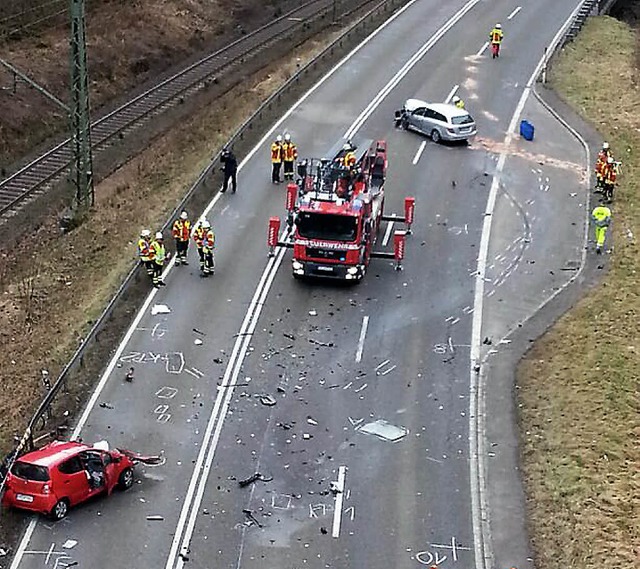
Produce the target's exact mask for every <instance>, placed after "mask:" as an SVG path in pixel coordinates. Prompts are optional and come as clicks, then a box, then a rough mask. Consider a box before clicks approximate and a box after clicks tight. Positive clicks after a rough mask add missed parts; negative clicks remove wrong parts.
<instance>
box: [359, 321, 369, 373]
mask: <svg viewBox="0 0 640 569" xmlns="http://www.w3.org/2000/svg"><path fill="white" fill-rule="evenodd" d="M368 327H369V317H368V316H363V317H362V327H361V328H360V338H358V350H357V351H356V363H360V362H361V361H362V352H363V351H364V339H365V337H366V336H367V328H368Z"/></svg>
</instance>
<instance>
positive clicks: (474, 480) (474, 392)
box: [469, 0, 584, 569]
mask: <svg viewBox="0 0 640 569" xmlns="http://www.w3.org/2000/svg"><path fill="white" fill-rule="evenodd" d="M583 3H584V0H580V2H578V5H577V6H576V7H575V9H574V10H573V12H572V13H571V14H570V16H569V17H568V18H567V19H566V20H565V22H564V23H563V25H562V26H561V27H560V29H559V30H558V32H557V33H556V35H555V36H554V38H553V39H552V40H551V43H550V45H549V47H548V49H547V51H545V54H544V55H543V56H542V58H541V59H540V61H539V62H538V64H537V65H536V67H535V69H534V71H533V73H532V74H531V77H530V79H529V81H528V82H527V84H526V86H525V89H524V91H523V92H522V96H521V97H520V100H519V101H518V104H517V105H516V109H515V111H514V113H513V116H512V117H511V121H510V123H509V127H508V129H507V133H506V136H505V140H504V150H503V151H502V152H501V153H500V157H499V158H498V163H497V166H496V171H495V174H494V176H493V181H492V183H491V189H490V191H489V197H488V199H487V206H486V208H485V214H484V222H483V225H482V237H481V239H480V251H479V254H478V262H477V270H476V283H475V294H474V303H473V321H472V328H471V350H470V369H469V374H470V386H469V390H470V397H469V468H470V484H471V515H472V522H473V523H472V525H473V541H474V552H475V555H474V557H475V563H476V569H488V568H489V567H491V566H492V561H493V552H492V547H491V535H490V526H489V523H490V521H489V518H488V508H487V503H486V495H485V493H486V480H485V465H484V462H485V459H486V456H485V447H484V444H485V441H484V436H485V417H484V414H483V413H484V376H483V373H482V367H481V366H482V362H481V361H480V353H481V341H482V317H483V302H484V283H485V276H486V269H487V256H488V253H489V238H490V235H491V226H492V218H493V212H494V209H495V203H496V199H497V194H498V189H499V186H500V177H501V175H502V171H503V169H504V165H505V162H506V158H507V151H508V149H509V146H510V144H511V140H512V137H513V136H514V134H515V129H516V124H517V122H518V120H519V118H520V115H521V114H522V111H523V110H524V106H525V104H526V102H527V99H528V98H529V95H530V93H531V90H532V89H533V86H534V84H535V81H536V78H537V77H538V75H539V74H540V71H541V70H542V68H543V66H544V64H545V63H546V61H547V53H549V54H551V53H553V51H554V49H555V46H556V45H557V44H558V42H559V41H560V38H561V37H562V36H563V34H564V32H565V30H566V29H567V28H568V27H569V25H570V24H571V22H572V21H573V19H574V17H575V16H576V14H577V13H578V11H579V9H580V7H581V6H582V4H583ZM478 400H480V401H481V404H480V405H479V404H478Z"/></svg>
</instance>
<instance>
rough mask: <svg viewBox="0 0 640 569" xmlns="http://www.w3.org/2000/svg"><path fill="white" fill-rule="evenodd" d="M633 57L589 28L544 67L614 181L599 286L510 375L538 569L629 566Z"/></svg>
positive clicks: (639, 521) (634, 485)
mask: <svg viewBox="0 0 640 569" xmlns="http://www.w3.org/2000/svg"><path fill="white" fill-rule="evenodd" d="M636 47H637V38H636V34H635V32H634V31H633V30H631V29H629V27H628V26H626V25H624V24H622V23H620V22H618V21H616V20H613V19H611V18H607V17H601V18H594V19H591V20H589V23H588V24H587V26H586V27H585V29H584V31H583V32H582V33H581V35H580V36H579V38H578V40H577V41H575V42H574V43H573V44H571V45H570V46H569V47H568V48H567V49H566V50H565V53H564V54H562V56H561V57H560V58H559V60H558V61H557V62H556V63H555V65H554V67H553V73H552V82H553V85H554V87H555V89H556V90H557V91H558V93H559V94H560V95H561V96H563V97H564V98H565V99H566V100H567V101H568V102H569V103H571V104H572V105H573V106H574V107H575V108H576V109H578V110H579V112H581V114H582V115H583V116H584V117H585V118H586V119H587V120H589V121H590V122H592V123H593V124H595V125H596V126H597V128H598V130H599V131H600V132H601V133H602V134H603V136H604V137H605V138H606V139H607V140H609V142H610V143H611V145H612V148H613V150H614V153H615V155H616V156H617V157H619V159H621V160H622V161H623V167H622V171H623V176H622V178H621V183H620V188H619V190H618V193H617V196H616V201H615V204H614V208H613V218H614V226H613V240H614V243H615V253H614V254H613V255H612V256H611V258H610V270H609V272H608V273H607V275H606V278H605V281H604V282H603V284H602V285H601V286H600V287H599V288H598V289H597V290H594V291H593V292H592V293H591V294H589V296H588V297H587V298H585V299H583V300H582V301H581V302H580V303H579V305H578V306H577V307H576V308H575V309H574V310H573V311H572V312H571V313H569V314H567V315H566V316H564V317H563V318H562V319H561V321H560V322H559V323H558V324H557V325H556V326H555V327H554V328H553V329H552V330H551V331H550V332H548V333H547V334H546V335H545V336H544V337H543V338H542V339H541V340H539V341H538V342H537V343H536V345H535V347H534V348H533V349H532V350H531V352H530V353H529V354H528V355H527V357H526V358H525V360H524V361H523V362H522V364H521V366H520V369H519V373H518V385H519V387H520V389H519V402H520V404H521V424H522V439H523V452H524V469H525V479H526V489H527V495H528V502H529V511H530V520H531V522H530V527H531V534H532V538H533V541H534V547H535V551H536V556H537V566H538V567H541V568H544V569H555V568H558V569H560V568H562V569H567V568H580V569H590V568H592V567H593V568H595V567H597V568H598V569H607V568H612V569H613V568H616V569H618V568H623V567H624V568H631V567H638V566H639V564H640V507H639V506H640V396H639V393H640V391H639V383H638V378H639V377H640V318H639V316H640V287H639V286H638V276H639V275H638V274H636V271H637V270H638V267H639V266H640V263H639V262H640V250H639V249H638V244H637V237H636V236H637V235H640V200H639V198H638V196H639V194H638V190H639V186H640V116H639V115H638V109H639V108H640V93H639V92H638V89H637V87H636V78H637V69H636V63H637V60H636ZM628 232H631V233H632V234H633V235H631V234H630V233H628ZM608 238H611V236H608Z"/></svg>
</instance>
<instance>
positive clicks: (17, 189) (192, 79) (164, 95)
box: [0, 0, 374, 223]
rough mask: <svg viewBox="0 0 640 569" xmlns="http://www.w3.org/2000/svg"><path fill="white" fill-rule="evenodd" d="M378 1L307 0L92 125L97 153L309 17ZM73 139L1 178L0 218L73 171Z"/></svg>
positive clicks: (342, 15) (345, 14) (342, 13)
mask: <svg viewBox="0 0 640 569" xmlns="http://www.w3.org/2000/svg"><path fill="white" fill-rule="evenodd" d="M373 1H374V0H360V1H356V2H354V1H353V0H351V2H349V1H348V0H307V1H306V2H304V3H302V4H301V5H300V6H298V7H296V8H294V9H293V10H291V11H289V12H287V13H286V14H284V15H282V16H280V17H279V18H277V19H275V20H273V21H271V22H270V23H268V24H266V25H264V26H262V27H261V28H258V29H257V30H255V31H253V32H251V33H250V34H247V35H246V36H244V37H243V38H241V39H239V40H237V41H235V42H233V43H231V44H229V45H227V46H225V47H223V48H222V49H220V50H218V51H216V52H214V53H211V54H209V55H208V56H206V57H204V58H202V59H200V60H198V61H196V62H195V63H193V64H191V65H189V66H188V67H186V68H185V69H183V70H181V71H180V72H178V73H176V74H175V75H173V76H171V77H169V78H168V79H165V80H164V81H162V82H160V83H158V84H157V85H155V86H153V87H152V88H150V89H148V90H147V91H145V92H144V93H142V94H140V95H138V96H137V97H135V98H133V99H131V100H130V101H128V102H126V103H125V104H123V105H121V106H120V107H118V108H117V109H115V110H114V111H112V112H110V113H108V114H106V115H104V116H102V117H100V118H99V119H97V120H96V121H94V122H93V123H92V124H91V141H92V148H93V152H94V157H95V155H96V154H98V153H100V152H102V151H104V150H105V149H106V148H108V147H109V146H111V145H112V144H114V143H115V142H117V141H118V140H120V139H121V138H122V137H123V135H124V134H130V133H131V132H132V131H133V130H135V129H137V128H140V127H141V126H143V125H144V123H145V122H147V121H149V120H150V119H151V118H153V117H155V116H157V115H159V114H160V113H162V112H165V111H167V110H168V109H170V108H172V107H173V106H175V105H177V104H179V103H181V102H183V101H184V99H185V98H187V97H188V96H190V95H193V94H195V93H196V92H198V91H200V90H201V89H203V88H205V87H206V86H207V84H208V82H209V81H210V80H211V79H212V78H214V77H215V76H217V75H219V74H220V73H221V72H222V71H223V70H224V69H225V68H227V67H229V66H231V65H233V64H234V63H238V62H241V61H242V60H243V59H244V58H246V57H247V56H251V55H254V54H256V53H257V52H259V51H260V50H261V49H264V48H265V47H267V46H268V45H269V44H271V43H273V42H274V41H275V40H277V39H278V38H281V37H283V36H284V37H286V36H287V35H288V34H291V33H292V32H295V30H297V29H300V28H302V27H303V26H304V25H305V22H310V21H315V20H316V19H318V18H321V17H322V16H323V15H324V16H325V17H328V16H331V17H337V18H342V19H344V18H346V17H349V16H350V15H351V14H354V13H355V12H357V11H359V10H361V9H363V8H365V7H366V6H367V5H369V4H371V3H373ZM69 143H70V139H67V140H65V141H63V142H61V143H60V144H58V145H57V146H55V147H54V148H51V149H50V150H48V151H47V152H45V153H44V154H42V155H41V156H39V157H38V158H36V159H35V160H33V161H32V162H30V163H29V164H27V165H26V166H24V167H23V168H21V169H20V170H19V171H17V172H16V173H14V174H12V175H10V176H8V177H7V178H5V179H4V180H2V181H0V223H1V222H3V221H6V220H7V219H9V218H11V217H12V216H13V215H14V214H15V213H16V212H17V211H19V210H20V209H22V208H23V207H27V205H28V203H29V201H31V200H30V198H31V199H33V198H35V197H37V196H39V195H41V194H43V193H45V192H46V191H47V190H48V189H49V188H50V187H51V186H52V185H53V184H54V183H56V182H58V181H59V180H60V179H61V178H62V177H63V176H64V175H65V174H66V173H67V171H68V169H69V165H70V163H71V159H72V156H73V150H72V148H71V145H70V144H69Z"/></svg>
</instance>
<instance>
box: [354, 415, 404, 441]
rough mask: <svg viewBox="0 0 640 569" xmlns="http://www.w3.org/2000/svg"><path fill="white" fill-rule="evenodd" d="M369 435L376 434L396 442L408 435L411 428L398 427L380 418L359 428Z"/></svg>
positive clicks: (385, 439) (380, 437)
mask: <svg viewBox="0 0 640 569" xmlns="http://www.w3.org/2000/svg"><path fill="white" fill-rule="evenodd" d="M357 430H358V431H360V432H363V433H365V434H367V435H374V436H376V437H378V438H379V439H382V440H384V441H390V442H396V441H399V440H400V439H401V438H403V437H405V436H407V434H408V433H409V429H407V428H406V427H397V426H396V425H392V424H391V423H389V422H388V421H385V420H384V419H378V420H377V421H373V422H372V423H367V424H366V425H363V426H362V427H359V428H358V429H357Z"/></svg>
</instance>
